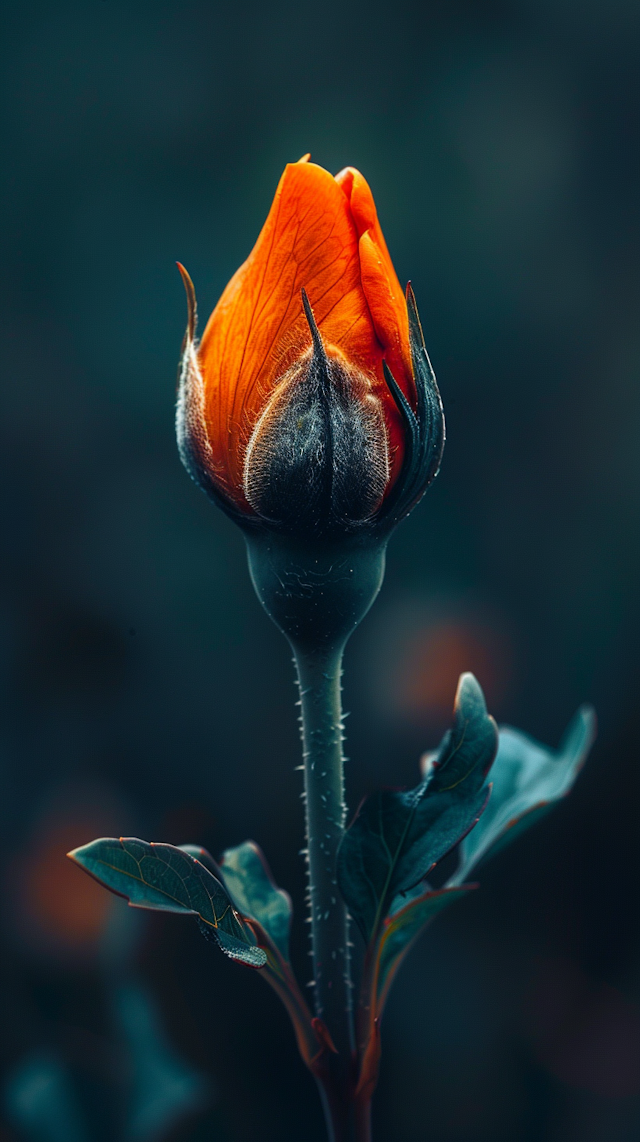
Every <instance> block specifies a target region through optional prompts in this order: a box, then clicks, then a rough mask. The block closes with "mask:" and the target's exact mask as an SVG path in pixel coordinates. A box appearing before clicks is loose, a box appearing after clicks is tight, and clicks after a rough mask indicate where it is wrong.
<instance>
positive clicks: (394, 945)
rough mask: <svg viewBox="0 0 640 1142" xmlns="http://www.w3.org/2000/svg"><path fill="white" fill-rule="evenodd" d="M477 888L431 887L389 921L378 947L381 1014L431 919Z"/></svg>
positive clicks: (378, 987)
mask: <svg viewBox="0 0 640 1142" xmlns="http://www.w3.org/2000/svg"><path fill="white" fill-rule="evenodd" d="M474 888H475V885H473V884H465V885H464V886H462V887H460V888H441V889H440V890H439V891H436V892H433V891H431V890H430V889H427V890H426V891H423V892H421V893H419V894H417V895H415V896H414V897H413V899H412V900H410V901H409V902H408V903H406V904H404V905H402V906H401V907H399V908H397V909H396V910H395V911H394V912H393V913H392V914H391V915H390V916H389V917H388V919H387V920H385V922H384V925H383V927H382V931H381V933H380V938H379V941H378V947H377V949H376V953H377V956H376V958H377V972H376V977H377V987H376V1013H377V1014H378V1015H381V1014H382V1008H383V1006H384V1001H385V999H386V996H387V993H388V991H389V987H390V986H391V982H392V980H393V978H394V976H395V974H396V972H397V970H398V968H399V966H400V964H401V962H402V960H403V959H404V957H405V956H406V954H407V952H408V951H409V948H410V947H411V945H412V944H413V943H414V941H415V940H416V939H417V938H418V936H419V935H420V933H421V932H422V931H423V929H424V928H425V927H426V925H427V924H428V923H429V921H430V920H432V919H433V917H434V916H436V915H437V914H438V913H439V912H442V911H443V910H444V909H445V908H448V907H449V905H450V904H453V903H454V902H455V901H456V900H460V898H461V897H462V896H465V895H466V894H467V893H468V892H470V891H472V890H473V889H474ZM394 904H395V901H394Z"/></svg>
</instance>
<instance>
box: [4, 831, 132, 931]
mask: <svg viewBox="0 0 640 1142" xmlns="http://www.w3.org/2000/svg"><path fill="white" fill-rule="evenodd" d="M95 836H96V828H95V827H94V826H92V825H91V824H87V823H83V825H80V824H78V823H76V824H72V823H69V824H60V825H59V826H57V827H55V826H53V827H52V828H51V829H50V830H49V831H48V832H46V833H45V835H44V836H42V837H41V838H40V839H39V841H38V842H37V843H36V845H35V847H34V849H33V851H32V853H31V854H30V858H29V859H28V861H27V865H26V868H25V874H24V883H23V902H24V906H25V909H26V911H27V912H28V915H29V919H30V920H31V921H32V922H35V924H36V925H37V927H38V928H40V929H41V930H42V932H43V934H44V935H46V936H49V937H52V938H53V939H54V940H55V941H56V942H58V943H62V944H66V945H69V946H72V947H76V948H82V947H86V946H88V945H91V944H93V943H94V942H95V941H96V940H97V939H98V938H99V936H100V935H101V933H102V931H103V929H104V925H105V923H106V920H107V916H108V913H109V909H110V907H111V900H112V898H111V896H110V894H109V893H108V892H105V890H104V888H101V887H100V885H99V884H97V883H96V881H95V880H92V879H91V877H89V876H86V875H83V874H82V873H81V872H80V870H79V869H78V868H76V866H75V865H73V864H72V863H71V861H70V860H68V858H67V856H66V854H67V852H68V851H69V849H72V848H75V847H76V846H77V845H79V844H84V843H86V841H90V840H93V838H94V837H95Z"/></svg>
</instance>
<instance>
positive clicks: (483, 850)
mask: <svg viewBox="0 0 640 1142" xmlns="http://www.w3.org/2000/svg"><path fill="white" fill-rule="evenodd" d="M595 732H596V722H595V714H594V712H593V710H592V709H591V707H589V706H583V707H581V708H580V709H579V710H578V712H577V714H576V715H575V717H574V719H573V721H572V722H571V723H570V725H569V727H568V728H567V731H566V733H565V735H564V738H563V740H562V742H561V744H560V747H559V748H558V749H557V750H551V749H548V748H547V747H546V746H543V745H540V743H539V742H536V741H534V740H533V738H530V737H528V736H527V735H526V734H522V733H520V732H519V731H518V730H514V729H511V728H510V727H509V726H504V727H501V729H500V740H499V746H498V754H497V757H496V760H495V762H494V765H493V768H492V770H491V781H492V789H491V795H490V797H489V801H488V804H487V808H486V809H485V811H484V813H483V814H482V817H481V819H480V820H479V822H478V824H477V825H476V827H475V828H474V829H473V831H472V832H471V833H469V834H468V836H466V837H465V838H464V840H463V841H462V844H461V845H460V864H459V867H458V870H457V872H456V874H455V876H454V877H452V878H451V879H450V880H449V882H448V883H449V884H450V885H453V884H461V883H462V881H463V880H466V878H467V877H468V875H469V873H470V872H471V870H472V868H474V867H475V866H476V865H477V864H478V863H479V862H480V861H482V860H486V859H487V858H488V857H489V856H493V855H495V853H496V852H498V851H499V850H500V849H501V848H502V847H503V846H504V845H506V844H510V843H511V841H512V840H515V838H516V836H518V835H519V833H520V832H522V831H523V830H524V829H525V828H528V827H529V826H530V825H532V824H533V823H534V822H535V821H537V820H538V819H539V817H540V816H541V815H542V814H543V813H545V812H546V811H547V810H548V809H549V808H551V807H552V805H553V803H554V802H555V801H558V800H559V799H560V798H562V797H565V796H566V795H567V793H568V792H569V791H570V789H571V787H572V786H573V783H574V781H575V779H576V777H577V776H578V773H579V772H580V769H581V768H582V766H583V764H584V762H585V760H586V757H587V754H588V752H589V749H590V748H591V745H592V743H593V740H594V738H595Z"/></svg>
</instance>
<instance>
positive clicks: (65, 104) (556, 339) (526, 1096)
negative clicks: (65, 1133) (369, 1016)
mask: <svg viewBox="0 0 640 1142" xmlns="http://www.w3.org/2000/svg"><path fill="white" fill-rule="evenodd" d="M1 39H2V48H1V51H2V66H1V69H0V83H1V84H2V89H3V96H4V99H3V104H4V109H3V119H2V125H3V147H2V156H3V162H2V175H1V178H2V221H3V239H2V243H3V245H2V266H3V271H2V278H1V288H2V295H3V297H2V314H3V316H2V321H3V334H2V342H1V348H0V353H1V355H2V376H3V396H2V417H1V425H0V464H1V466H2V480H1V491H0V495H1V497H2V528H1V531H0V537H1V542H2V560H1V565H2V572H1V574H2V594H1V596H0V627H1V632H2V638H1V643H0V670H1V679H2V694H1V701H2V709H3V714H2V721H1V723H0V751H1V765H2V779H1V783H2V799H1V806H0V819H1V820H2V834H1V835H2V851H3V863H4V866H5V869H6V873H5V875H4V879H3V893H4V902H3V908H2V927H3V931H4V949H5V950H4V952H3V956H4V961H3V968H2V973H1V975H0V995H1V997H2V1005H3V1008H4V1010H5V1011H6V1012H7V1013H8V1015H7V1016H5V1018H4V1020H3V1030H2V1053H3V1058H4V1061H5V1063H6V1064H7V1066H9V1067H14V1066H15V1065H16V1063H18V1062H19V1061H20V1059H21V1058H23V1057H26V1056H27V1055H28V1053H29V1052H31V1051H33V1050H35V1049H36V1048H38V1049H39V1048H40V1047H41V1046H42V1045H43V1044H44V1045H46V1046H47V1048H48V1049H51V1050H53V1051H54V1052H57V1054H58V1056H59V1057H61V1058H63V1059H64V1060H66V1061H67V1063H68V1065H69V1066H70V1068H71V1069H72V1071H73V1073H74V1075H75V1080H74V1081H75V1083H76V1086H77V1092H78V1096H79V1097H80V1098H81V1100H82V1102H83V1105H84V1110H85V1113H86V1115H87V1116H89V1118H90V1119H91V1121H92V1128H91V1129H92V1135H91V1137H92V1138H93V1139H95V1140H96V1142H102V1140H105V1142H106V1139H110V1140H111V1139H115V1138H116V1137H117V1129H116V1126H114V1116H116V1117H117V1114H116V1111H115V1110H114V1104H113V1100H112V1098H111V1095H110V1093H109V1091H110V1089H111V1087H110V1086H109V1084H110V1083H113V1082H116V1083H117V1081H119V1080H117V1076H116V1078H115V1079H114V1077H113V1074H111V1073H109V1074H107V1071H108V1066H107V1065H106V1064H105V1063H104V1061H101V1060H103V1055H102V1054H101V1053H100V1052H101V1048H100V1044H101V1043H102V1042H103V1040H104V1037H105V1035H107V1034H108V1018H107V1014H106V1012H105V1005H104V998H103V991H102V988H103V983H102V977H101V976H100V973H99V970H98V967H97V959H96V952H95V949H94V945H93V944H92V940H91V939H90V938H88V937H87V939H85V940H84V941H83V940H82V939H80V938H76V936H74V934H73V931H72V930H71V928H72V927H73V926H71V928H70V927H69V924H68V923H67V922H66V920H65V918H64V917H65V916H66V915H67V913H66V912H65V908H67V909H68V907H69V904H68V898H69V894H70V893H72V892H73V891H74V885H75V883H76V880H74V879H73V878H74V877H76V878H80V873H79V872H77V873H76V872H74V870H73V869H72V870H71V874H70V876H69V877H67V873H66V870H65V868H64V866H63V863H62V857H61V856H60V865H59V871H58V872H56V869H58V865H55V862H53V863H50V862H51V861H52V860H53V858H52V857H51V853H54V852H58V851H59V853H62V851H63V849H64V847H67V846H70V845H71V844H72V843H77V844H80V843H83V842H84V841H86V840H88V839H90V836H91V835H92V832H94V831H95V830H96V829H98V831H105V832H107V831H110V832H115V833H135V834H138V835H140V836H143V837H145V838H147V839H150V840H166V841H171V842H174V843H181V842H184V841H197V842H201V843H204V844H206V845H207V846H208V847H209V848H211V849H212V851H213V852H214V853H215V852H219V851H220V850H221V849H222V848H224V847H225V846H227V845H230V844H235V843H237V842H240V841H242V840H244V839H245V838H247V837H252V838H254V839H255V840H256V841H258V842H259V843H260V844H261V845H262V846H263V848H264V849H265V851H266V852H267V854H268V857H269V859H270V861H271V863H272V866H273V869H274V872H275V874H276V876H277V879H278V881H279V883H280V884H282V885H283V886H285V887H287V888H289V889H290V891H291V892H292V894H293V896H294V900H295V904H296V912H297V929H296V936H295V941H294V943H295V955H296V962H297V965H298V967H299V970H300V973H301V975H302V977H303V978H306V974H308V963H307V957H306V951H307V948H306V931H305V926H304V924H303V916H304V908H303V891H304V878H303V865H302V860H301V858H300V857H299V856H298V850H299V849H300V848H301V847H302V844H303V834H302V809H301V804H300V800H299V792H300V785H301V782H300V774H299V773H296V772H294V767H295V766H296V765H297V764H298V755H299V743H298V738H297V726H296V710H295V709H294V700H295V691H294V686H293V674H292V667H291V663H290V660H289V652H288V649H287V646H286V644H285V642H284V640H283V639H282V638H281V636H280V635H279V634H278V632H277V631H276V629H275V628H274V627H272V626H271V625H270V623H269V621H268V620H267V618H266V617H265V616H264V615H263V614H262V612H261V611H260V608H259V605H258V603H257V601H256V599H255V598H254V596H253V593H252V589H251V586H250V583H249V579H248V575H247V573H246V568H245V556H244V551H243V541H242V538H241V536H240V534H239V533H238V532H237V531H236V530H235V529H234V527H233V525H232V524H231V523H229V522H228V520H226V519H225V518H224V517H223V516H222V515H221V514H220V513H219V512H217V511H216V510H215V509H214V508H213V507H211V506H210V505H209V504H208V503H207V501H206V500H205V498H204V496H203V495H202V494H201V493H200V492H198V491H197V489H196V488H195V486H194V485H192V484H191V483H190V482H189V480H188V478H187V476H186V474H185V472H184V471H183V470H182V468H181V466H180V463H179V460H178V456H177V452H176V447H175V442H174V432H173V402H174V384H175V371H176V363H177V358H178V354H179V348H180V342H181V338H182V334H183V330H184V325H185V322H186V305H185V299H184V292H183V289H182V285H181V283H180V279H179V276H178V273H177V270H176V269H175V264H174V263H175V261H176V259H179V260H180V261H182V262H184V264H185V265H186V266H187V268H188V270H189V272H190V273H191V276H192V278H193V280H194V282H195V285H196V289H197V293H198V299H199V304H200V309H201V314H202V316H203V318H206V316H208V314H209V312H210V311H211V309H212V308H213V306H214V304H215V302H216V300H217V298H218V296H219V294H220V292H221V291H222V289H223V287H224V285H225V284H226V282H227V280H228V279H229V277H230V276H231V274H232V273H233V272H234V271H235V269H236V268H237V266H238V265H239V264H240V262H241V261H242V260H243V259H244V258H245V257H246V255H247V254H248V252H249V250H250V248H251V246H252V244H253V242H254V240H255V238H256V236H257V234H258V231H259V228H260V226H261V225H262V223H263V221H264V218H265V216H266V213H267V211H268V209H269V205H270V202H271V198H272V195H273V192H274V190H275V187H276V184H277V181H278V178H279V176H280V174H281V171H282V168H283V166H284V164H285V163H286V162H287V161H291V160H295V159H297V158H298V157H299V156H300V155H301V154H303V153H304V152H305V151H307V150H310V151H311V153H312V157H313V159H314V160H315V161H317V162H319V163H320V164H322V165H323V166H326V167H327V168H328V169H329V170H331V171H333V172H337V171H338V170H339V169H340V168H341V167H343V166H344V165H347V164H351V165H355V166H357V167H359V168H360V169H361V170H362V171H363V173H364V174H365V176H366V178H367V179H368V181H369V183H370V185H371V187H372V189H373V192H374V195H375V197H376V202H377V205H378V211H379V216H380V219H381V222H382V226H383V228H384V231H385V234H386V237H387V241H388V245H389V247H390V250H391V253H392V256H393V258H394V261H395V264H396V267H397V270H398V274H399V277H400V279H401V280H402V281H403V282H404V281H405V280H406V279H408V278H411V280H412V282H413V286H414V289H415V291H416V294H417V298H418V304H419V306H420V312H421V316H422V320H423V325H424V329H425V335H426V339H427V344H428V347H429V350H430V353H431V356H432V359H433V363H434V367H435V370H436V374H437V376H438V379H439V382H440V387H441V391H442V396H443V400H444V405H445V411H446V415H447V429H448V443H447V447H446V450H445V458H444V463H443V467H442V472H441V474H440V476H439V478H438V480H437V481H436V484H435V485H434V487H433V488H432V489H431V491H430V492H429V493H428V495H427V497H426V499H425V500H424V502H423V504H422V505H421V506H420V508H419V509H418V510H417V511H416V512H415V513H414V514H413V516H412V517H411V519H410V520H409V521H408V522H407V523H405V524H404V525H403V526H402V527H401V529H400V530H399V531H398V533H397V535H396V536H395V537H394V539H393V541H392V543H391V545H390V551H389V561H388V573H387V580H386V584H385V587H384V589H383V592H382V594H381V596H380V599H379V601H378V602H377V604H376V607H375V609H374V611H373V612H372V614H371V615H370V617H369V618H368V619H367V620H366V622H365V624H364V625H363V627H362V628H361V630H360V631H359V632H358V633H357V635H356V636H355V637H354V639H353V642H352V645H351V647H350V650H349V653H348V656H347V662H346V679H345V702H346V706H347V709H348V710H350V711H351V716H350V717H349V720H348V723H347V728H348V753H349V757H350V761H349V766H348V795H349V803H350V806H351V807H352V808H355V806H356V804H357V802H358V800H359V798H360V797H361V796H362V795H363V794H364V793H365V792H367V791H369V790H370V789H372V788H374V787H376V786H379V785H381V784H387V785H389V784H391V785H394V784H403V783H407V784H409V783H412V784H413V783H415V780H416V776H417V764H418V758H419V755H420V753H421V752H422V751H423V750H425V749H427V748H429V747H432V746H433V745H434V744H435V743H436V742H437V740H438V739H439V736H440V734H441V733H442V731H443V729H444V728H445V726H446V724H447V717H448V715H447V710H448V708H449V706H450V705H451V703H452V701H453V693H454V689H455V678H456V676H457V673H458V672H459V671H461V670H463V669H467V668H471V669H473V670H475V671H476V673H477V675H478V678H479V680H480V682H481V684H482V685H483V686H484V687H485V690H486V693H487V697H488V701H489V705H490V708H491V709H492V712H493V713H494V714H495V715H496V716H497V718H498V720H499V721H504V722H509V723H511V724H515V725H517V726H519V727H520V728H522V729H525V730H527V731H529V732H530V733H532V734H534V735H535V736H536V737H538V738H539V739H541V740H542V741H545V742H547V743H548V744H556V743H557V742H558V740H559V737H560V735H561V733H562V730H563V728H564V726H565V724H566V723H567V722H568V720H569V718H570V716H571V715H572V714H573V712H574V710H575V708H576V707H577V705H578V704H579V703H580V702H581V701H582V700H585V699H586V700H589V701H592V702H593V703H594V704H595V706H596V708H597V711H598V715H599V719H600V736H599V740H598V743H597V746H596V748H595V750H594V753H593V756H592V758H591V760H590V761H589V763H588V767H587V770H586V771H585V773H584V774H583V776H582V777H581V778H580V780H579V783H578V786H577V787H576V789H575V791H574V793H573V794H572V795H571V798H570V800H569V801H568V802H566V803H564V804H563V805H562V806H560V807H559V808H558V809H556V810H555V811H554V813H553V814H552V815H550V816H549V817H548V818H547V819H546V820H545V821H544V822H543V823H542V824H540V825H538V826H537V828H536V829H535V831H532V832H531V833H528V834H526V836H524V837H523V838H522V839H520V840H519V841H518V842H517V843H516V844H515V845H514V847H513V848H512V849H509V850H508V852H506V853H505V854H504V855H502V856H500V857H498V858H496V861H495V864H493V865H492V866H490V867H489V868H488V869H487V870H486V871H485V872H483V874H482V888H481V891H480V892H478V893H477V894H475V895H474V897H473V898H472V899H469V900H467V901H466V902H464V903H462V904H460V905H458V906H457V908H456V909H454V910H452V911H451V912H450V913H447V915H446V916H443V917H442V918H441V919H439V920H438V921H437V922H436V924H435V925H434V926H433V928H432V929H431V930H430V932H429V933H428V934H427V936H426V937H424V938H423V940H422V942H421V943H420V944H419V946H418V947H417V948H416V949H415V950H414V952H413V953H412V955H411V958H410V961H409V962H408V964H407V966H406V968H405V969H404V973H403V975H401V976H400V978H399V980H398V982H397V984H396V985H395V989H394V992H393V994H392V997H391V1000H390V1004H389V1009H388V1014H387V1016H386V1020H385V1025H384V1029H383V1036H384V1062H383V1073H382V1081H381V1086H380V1090H379V1094H378V1096H377V1099H376V1107H375V1114H376V1124H377V1125H376V1134H375V1140H376V1142H635V1140H636V1139H637V1137H638V1134H639V1132H640V923H639V917H640V902H639V899H638V888H637V883H638V874H639V872H640V857H639V850H638V823H637V822H638V813H639V811H640V784H639V781H638V771H639V765H640V757H639V750H638V702H637V693H638V683H639V679H638V655H637V646H638V634H639V631H638V618H639V605H638V571H639V569H640V567H639V564H640V542H639V539H640V536H639V529H638V516H639V510H640V459H639V457H640V387H639V383H638V382H639V380H640V377H639V368H638V362H639V358H640V336H639V332H638V329H639V326H638V301H639V294H640V290H639V288H638V272H637V271H638V252H639V251H638V202H639V190H640V186H639V182H640V179H639V177H638V174H639V170H638V155H639V154H640V145H639V144H640V138H639V136H640V130H639V114H638V63H639V57H640V8H639V7H638V5H637V3H636V2H635V0H581V2H580V3H579V2H578V0H476V2H472V0H467V2H465V0H439V2H437V0H423V2H421V3H417V2H416V3H412V2H409V0H396V2H394V3H393V4H382V3H361V2H351V3H350V2H348V0H347V2H346V3H345V2H342V3H341V2H338V0H327V2H326V3H324V4H322V5H310V4H301V3H299V2H298V3H292V2H278V3H274V4H257V3H254V2H253V0H249V2H248V3H245V4H231V3H227V4H222V3H218V2H217V0H210V2H208V3H207V2H205V0H186V2H183V3H178V2H176V0H154V2H153V3H151V2H145V0H129V2H124V0H123V2H117V0H82V3H79V2H73V0H58V2H57V3H55V4H44V3H41V2H36V3H32V4H30V5H18V4H15V3H14V4H11V3H7V4H5V6H4V9H3V32H2V37H1ZM76 833H77V839H75V841H74V838H75V835H76ZM38 837H39V838H40V841H39V842H38V841H37V838H38ZM42 838H44V839H45V840H44V841H42ZM47 838H50V843H49V842H47ZM63 838H64V841H65V843H64V845H63V844H62V839H63ZM45 842H47V843H48V844H49V848H48V849H47V848H46V844H45ZM38 844H41V845H44V848H43V850H42V855H41V856H37V853H39V852H40V849H39V848H38ZM56 846H57V848H56ZM45 849H46V852H45ZM34 851H36V857H34V856H33V855H31V856H30V855H29V854H33V853H34ZM34 861H35V864H34V863H33V862H34ZM38 861H40V864H39V865H38ZM30 862H31V863H30ZM32 866H33V867H32ZM36 866H37V867H36ZM34 868H35V869H36V871H35V872H34V871H33V869H34ZM25 869H26V870H27V871H26V872H25ZM38 869H39V870H40V871H39V872H38ZM38 877H40V880H39V879H38ZM65 877H67V879H65ZM34 878H35V879H34ZM36 883H37V884H40V885H43V886H44V887H42V888H41V890H37V889H34V888H33V885H34V884H36ZM30 886H31V887H30ZM78 891H80V889H78ZM96 891H97V890H96ZM96 907H98V908H99V905H96ZM80 926H82V925H81V924H80ZM98 926H99V925H98ZM96 931H97V928H96ZM139 964H140V972H141V974H142V976H143V977H144V978H146V980H147V981H148V983H149V985H150V986H151V987H152V989H153V991H154V994H155V995H156V997H157V999H158V1001H159V1004H160V1007H161V1011H162V1017H163V1019H164V1022H165V1025H166V1027H167V1029H168V1033H169V1034H170V1035H171V1039H172V1042H173V1044H174V1047H175V1048H176V1049H177V1050H179V1051H180V1052H181V1054H182V1056H183V1058H186V1059H189V1060H190V1061H191V1062H192V1064H193V1065H194V1066H195V1067H196V1068H197V1069H199V1070H200V1071H202V1072H205V1073H208V1074H210V1075H211V1076H212V1081H213V1084H214V1086H215V1092H216V1093H215V1096H214V1098H213V1101H212V1102H211V1104H210V1106H209V1107H208V1109H206V1110H204V1111H202V1112H201V1113H199V1114H197V1115H195V1116H194V1117H193V1118H192V1119H191V1121H190V1122H188V1123H184V1124H182V1125H181V1126H180V1127H178V1128H177V1129H176V1131H175V1132H174V1134H173V1135H172V1137H173V1138H174V1142H178V1140H179V1142H205V1140H206V1142H320V1139H321V1138H322V1125H321V1118H320V1111H319V1107H318V1104H317V1101H316V1095H315V1091H314V1088H313V1084H312V1082H311V1080H310V1079H309V1078H308V1077H307V1075H306V1073H305V1072H304V1070H303V1068H302V1066H301V1064H300V1063H299V1062H298V1060H297V1057H296V1053H295V1048H294V1045H293V1041H292V1036H291V1035H290V1032H289V1028H288V1025H287V1022H286V1017H285V1015H284V1014H283V1013H282V1012H281V1010H280V1009H279V1007H278V1004H277V1001H276V999H275V998H274V997H273V996H272V994H271V993H270V992H269V991H268V990H267V988H265V987H264V986H263V984H262V983H261V981H260V980H259V979H258V978H257V976H255V975H252V973H251V972H250V971H248V970H245V969H243V968H241V967H239V966H237V965H234V964H231V963H230V962H228V961H225V960H224V959H223V957H222V955H220V954H218V953H217V951H216V949H215V948H213V947H212V946H211V945H208V944H206V943H205V942H204V941H203V940H202V939H201V938H200V936H199V934H198V931H197V929H196V926H195V924H193V925H192V924H191V922H189V921H186V920H180V919H178V918H177V917H172V916H168V917H153V918H151V920H150V921H149V924H148V926H147V928H146V936H145V941H144V944H143V947H142V949H141V951H140V953H139ZM21 1137H23V1136H22V1135H21V1134H20V1133H19V1131H18V1129H17V1128H16V1127H15V1126H10V1125H6V1126H5V1127H4V1133H2V1132H0V1139H2V1142H9V1140H11V1142H15V1140H17V1139H18V1138H21Z"/></svg>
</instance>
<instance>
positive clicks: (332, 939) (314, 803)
mask: <svg viewBox="0 0 640 1142" xmlns="http://www.w3.org/2000/svg"><path fill="white" fill-rule="evenodd" d="M296 666H297V670H298V684H299V687H300V706H301V712H302V741H303V757H304V791H305V806H306V829H307V850H308V862H309V905H310V919H311V949H312V951H311V954H312V958H313V979H314V995H315V1010H316V1015H317V1016H318V1018H320V1019H322V1020H323V1022H324V1023H325V1024H326V1026H327V1028H328V1031H329V1034H330V1035H331V1038H332V1040H333V1043H334V1046H335V1048H336V1050H337V1052H338V1054H339V1055H341V1056H343V1057H344V1058H345V1059H346V1060H349V1062H350V1061H351V1056H352V1054H353V1049H354V1041H353V1016H352V996H351V970H350V952H349V919H348V915H347V909H346V905H345V904H344V901H343V900H342V897H341V895H340V892H339V889H338V884H337V880H336V861H337V855H338V847H339V845H340V841H341V840H342V837H343V835H344V827H345V815H346V806H345V801H344V774H343V771H344V757H343V753H342V706H341V697H340V677H341V670H342V648H340V649H339V650H338V651H335V650H331V651H328V652H325V653H321V654H317V653H316V654H309V653H300V652H298V653H296Z"/></svg>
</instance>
